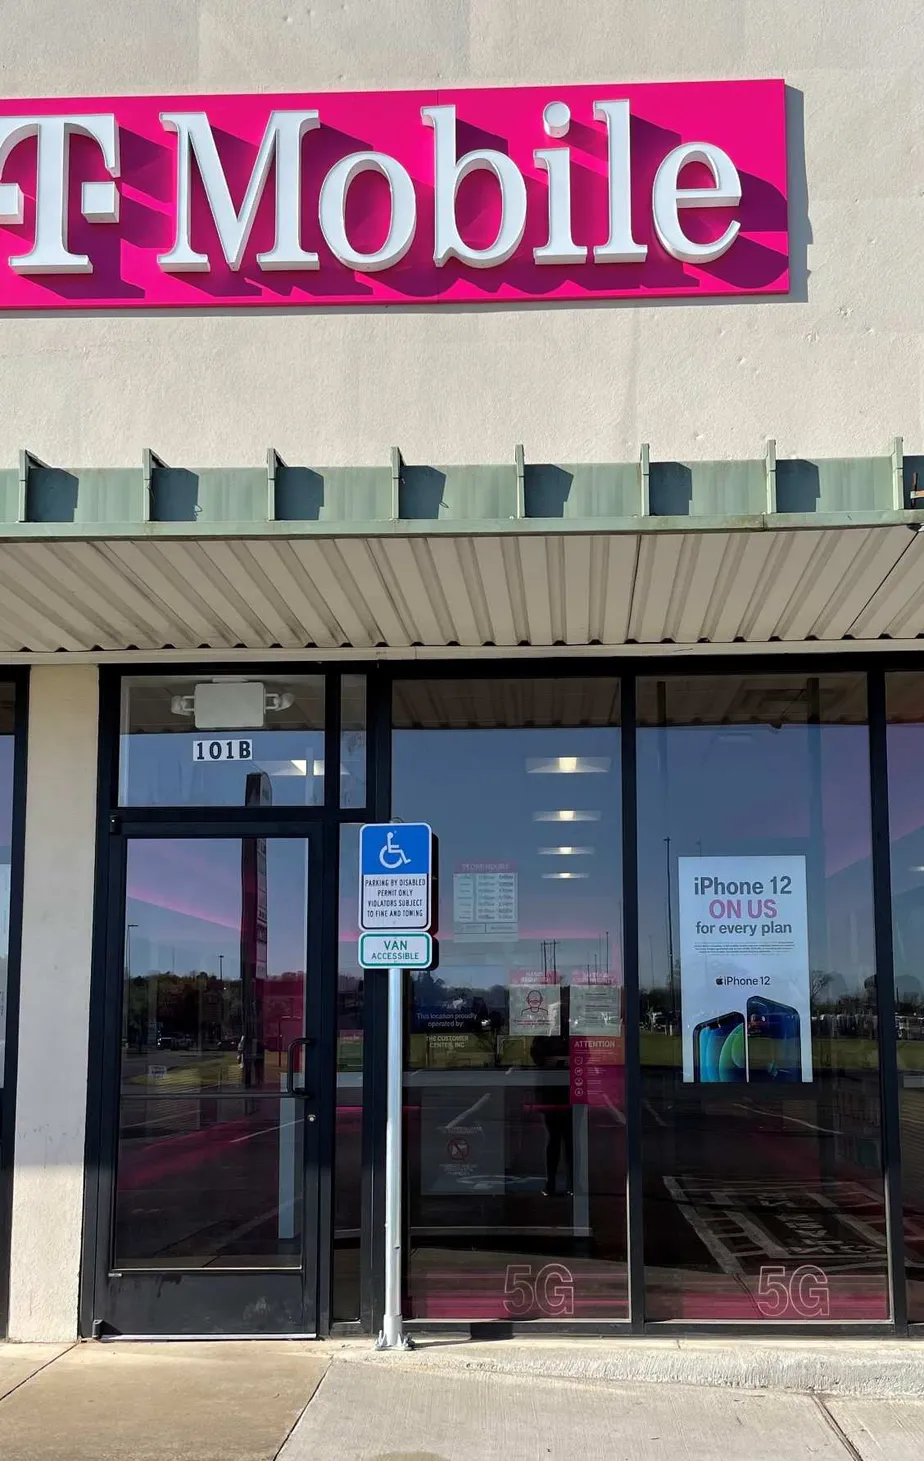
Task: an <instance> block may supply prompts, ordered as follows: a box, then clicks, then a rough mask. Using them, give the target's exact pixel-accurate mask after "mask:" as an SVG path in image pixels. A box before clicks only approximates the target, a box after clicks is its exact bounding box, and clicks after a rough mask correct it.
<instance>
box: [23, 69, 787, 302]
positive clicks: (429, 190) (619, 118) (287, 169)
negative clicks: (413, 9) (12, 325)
mask: <svg viewBox="0 0 924 1461" xmlns="http://www.w3.org/2000/svg"><path fill="white" fill-rule="evenodd" d="M788 288H789V247H788V220H787V190H786V124H785V88H784V85H783V83H782V81H778V80H770V81H714V82H671V83H664V84H645V85H629V86H625V85H622V84H601V85H595V86H543V87H523V88H512V87H492V88H476V89H471V90H460V89H443V88H439V89H433V90H430V91H418V92H413V91H397V92H354V93H349V92H344V93H310V94H304V93H289V94H286V95H264V94H261V95H251V96H159V97H118V98H112V97H102V98H100V97H95V98H92V99H88V100H86V99H85V100H79V101H74V100H65V99H61V98H54V99H45V100H38V101H21V100H6V101H4V102H2V103H0V310H10V309H33V310H41V309H55V310H58V309H70V308H73V309H91V308H105V309H130V308H136V307H137V308H152V307H154V308H187V309H188V308H195V309H213V308H228V307H230V306H236V305H237V306H244V307H248V308H249V307H253V306H273V305H277V306H283V307H285V308H287V309H291V308H292V307H293V306H294V305H295V306H297V305H325V304H329V305H360V306H364V305H375V304H389V303H404V304H426V305H438V304H441V303H459V302H472V301H474V302H479V301H482V302H490V301H516V300H543V301H544V300H582V299H599V298H631V299H640V300H641V299H645V298H655V297H684V296H689V297H692V298H703V297H705V296H708V295H735V294H780V293H786V292H787V290H788Z"/></svg>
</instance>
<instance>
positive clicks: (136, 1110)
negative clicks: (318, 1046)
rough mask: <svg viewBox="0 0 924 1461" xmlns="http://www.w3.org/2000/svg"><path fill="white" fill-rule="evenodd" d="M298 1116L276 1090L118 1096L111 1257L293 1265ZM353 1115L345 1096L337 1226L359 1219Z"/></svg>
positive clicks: (158, 1262) (297, 1236) (182, 1263)
mask: <svg viewBox="0 0 924 1461" xmlns="http://www.w3.org/2000/svg"><path fill="white" fill-rule="evenodd" d="M303 1115H304V1107H303V1106H302V1104H301V1102H299V1101H297V1100H290V1099H283V1100H280V1099H279V1098H278V1097H265V1096H264V1097H254V1096H249V1095H248V1096H245V1095H243V1094H242V1095H241V1096H239V1097H228V1096H224V1097H222V1098H221V1099H216V1098H214V1097H203V1098H196V1097H192V1096H189V1095H177V1096H176V1097H175V1098H174V1097H171V1096H163V1097H158V1098H146V1097H138V1096H134V1095H132V1096H126V1097H123V1103H122V1124H121V1136H120V1148H119V1168H118V1200H117V1210H116V1257H117V1261H118V1262H120V1263H124V1264H126V1265H131V1264H138V1265H141V1266H151V1267H162V1268H171V1267H208V1266H232V1267H233V1266H240V1265H244V1266H255V1267H274V1266H288V1267H299V1266H300V1265H301V1249H302V1245H301V1216H300V1201H301V1170H302V1167H301V1160H300V1153H301V1151H302V1146H301V1139H302V1136H303V1134H304V1129H305V1128H304V1123H303ZM358 1115H359V1111H358V1108H355V1109H354V1108H353V1107H352V1106H349V1105H346V1104H344V1106H343V1107H341V1110H340V1112H339V1113H338V1130H337V1151H338V1170H339V1171H342V1172H343V1174H344V1176H345V1179H346V1180H345V1182H344V1189H345V1190H343V1191H341V1192H340V1193H339V1194H338V1227H341V1228H348V1229H354V1228H356V1229H358V1226H359V1191H360V1174H361V1150H360V1137H361V1126H360V1122H359V1120H358ZM287 1153H288V1154H290V1156H291V1161H289V1160H287ZM349 1174H355V1182H353V1183H351V1182H350V1175H349ZM281 1206H282V1214H281ZM287 1207H289V1209H290V1210H289V1211H288V1212H286V1211H285V1209H286V1208H287ZM309 1246H310V1245H309Z"/></svg>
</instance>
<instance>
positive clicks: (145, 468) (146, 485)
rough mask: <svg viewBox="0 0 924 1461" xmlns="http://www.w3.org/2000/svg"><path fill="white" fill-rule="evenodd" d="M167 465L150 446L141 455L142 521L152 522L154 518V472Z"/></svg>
mask: <svg viewBox="0 0 924 1461" xmlns="http://www.w3.org/2000/svg"><path fill="white" fill-rule="evenodd" d="M166 465H167V463H166V462H165V461H164V460H163V458H162V457H159V456H158V455H157V452H156V451H152V450H151V448H150V447H149V446H146V447H144V449H143V450H142V453H141V487H142V491H141V521H142V522H143V523H149V522H151V520H152V518H153V516H154V512H153V509H154V472H155V469H156V468H157V467H166Z"/></svg>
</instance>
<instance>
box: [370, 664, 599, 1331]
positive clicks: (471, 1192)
mask: <svg viewBox="0 0 924 1461" xmlns="http://www.w3.org/2000/svg"><path fill="white" fill-rule="evenodd" d="M393 707H394V708H393V719H394V727H395V728H394V741H393V811H394V814H395V816H396V817H399V818H401V819H402V820H405V821H426V822H429V823H430V824H431V825H432V827H433V830H434V833H435V834H436V836H437V837H438V838H439V844H440V907H439V936H440V963H439V967H438V969H436V970H435V971H432V972H427V973H419V974H416V975H414V976H413V977H412V978H411V980H410V984H409V987H410V995H409V1000H408V1014H407V1028H406V1040H407V1061H406V1070H405V1077H404V1087H405V1111H406V1146H405V1150H406V1161H407V1183H408V1201H409V1212H408V1225H409V1233H410V1242H409V1253H408V1259H407V1264H406V1269H405V1282H406V1289H407V1297H406V1307H405V1313H406V1314H408V1315H409V1316H414V1317H418V1318H432V1319H467V1320H487V1319H535V1320H541V1319H562V1318H577V1319H614V1318H616V1319H618V1318H623V1317H625V1316H626V1314H627V1282H626V1144H625V1047H624V1030H623V1018H624V1003H623V965H622V908H621V896H622V871H621V845H622V844H621V838H622V828H621V812H620V806H621V801H620V732H619V685H618V682H616V681H613V680H611V679H590V678H585V679H569V678H566V677H561V678H557V679H493V680H491V679H484V680H437V679H433V680H403V681H398V682H397V683H396V685H395V687H394V702H393Z"/></svg>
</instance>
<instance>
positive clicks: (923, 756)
mask: <svg viewBox="0 0 924 1461" xmlns="http://www.w3.org/2000/svg"><path fill="white" fill-rule="evenodd" d="M888 755H889V830H890V833H891V843H892V856H891V863H892V896H893V900H894V902H893V911H894V919H893V941H894V961H895V981H896V989H897V991H898V994H899V996H900V997H903V998H906V999H907V998H913V999H914V1000H915V1001H917V1002H920V1001H921V1000H922V998H924V726H920V725H890V726H889V729H888Z"/></svg>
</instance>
